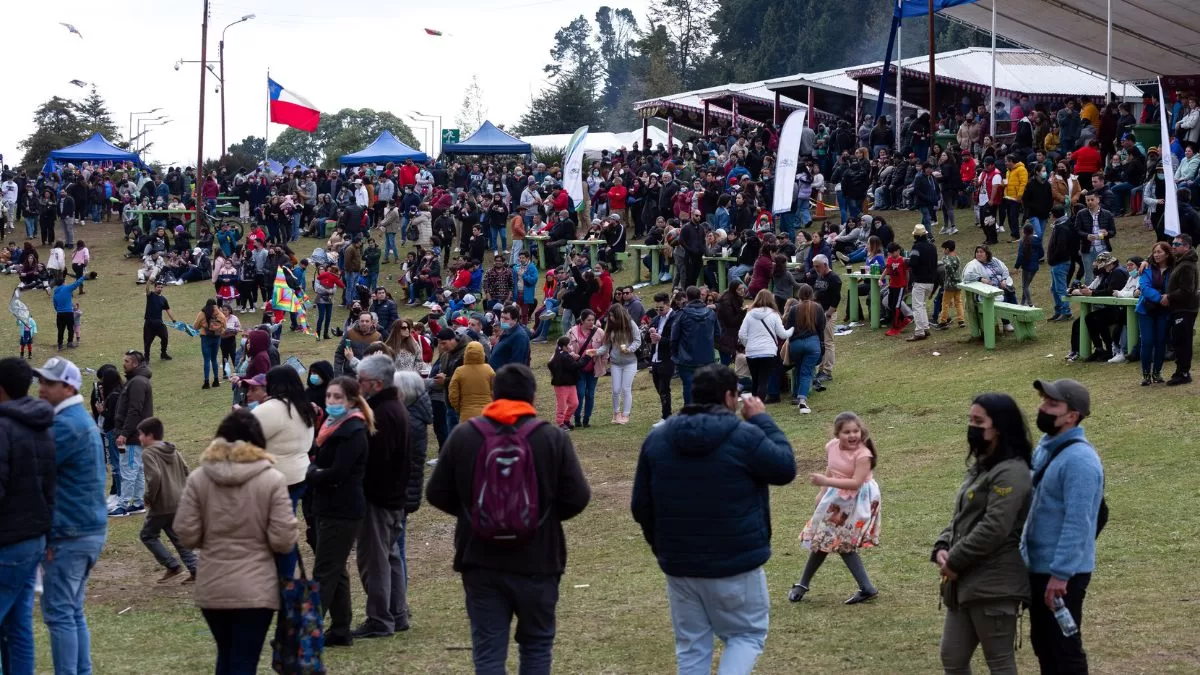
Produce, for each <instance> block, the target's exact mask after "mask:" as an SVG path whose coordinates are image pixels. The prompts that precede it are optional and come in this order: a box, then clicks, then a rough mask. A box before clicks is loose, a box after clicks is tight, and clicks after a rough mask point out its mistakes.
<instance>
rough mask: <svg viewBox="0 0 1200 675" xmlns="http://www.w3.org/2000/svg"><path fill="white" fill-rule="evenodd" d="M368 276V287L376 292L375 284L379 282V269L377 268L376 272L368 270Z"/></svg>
mask: <svg viewBox="0 0 1200 675" xmlns="http://www.w3.org/2000/svg"><path fill="white" fill-rule="evenodd" d="M366 277H367V288H368V289H370V291H371V292H372V293H374V292H375V285H376V284H378V283H379V270H375V271H374V272H367V274H366Z"/></svg>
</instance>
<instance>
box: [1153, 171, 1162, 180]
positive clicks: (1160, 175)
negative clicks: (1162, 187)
mask: <svg viewBox="0 0 1200 675" xmlns="http://www.w3.org/2000/svg"><path fill="white" fill-rule="evenodd" d="M1154 177H1155V178H1157V179H1159V180H1162V179H1163V174H1162V172H1158V173H1155V174H1154Z"/></svg>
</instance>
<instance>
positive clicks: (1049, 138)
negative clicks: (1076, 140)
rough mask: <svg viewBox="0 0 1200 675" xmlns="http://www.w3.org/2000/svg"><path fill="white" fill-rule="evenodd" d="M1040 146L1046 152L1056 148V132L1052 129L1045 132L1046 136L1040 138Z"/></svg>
mask: <svg viewBox="0 0 1200 675" xmlns="http://www.w3.org/2000/svg"><path fill="white" fill-rule="evenodd" d="M1042 148H1043V149H1044V150H1045V151H1046V152H1047V153H1050V152H1054V151H1056V150H1058V134H1057V133H1055V132H1053V131H1051V132H1049V133H1047V134H1046V137H1045V138H1044V139H1042Z"/></svg>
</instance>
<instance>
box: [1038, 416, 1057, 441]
mask: <svg viewBox="0 0 1200 675" xmlns="http://www.w3.org/2000/svg"><path fill="white" fill-rule="evenodd" d="M1057 420H1058V418H1057V417H1055V416H1054V415H1051V414H1050V413H1048V412H1046V411H1044V410H1039V411H1038V414H1037V428H1038V431H1040V432H1042V433H1044V434H1047V435H1049V436H1056V435H1058V429H1059V427H1058V425H1057V424H1056V421H1057Z"/></svg>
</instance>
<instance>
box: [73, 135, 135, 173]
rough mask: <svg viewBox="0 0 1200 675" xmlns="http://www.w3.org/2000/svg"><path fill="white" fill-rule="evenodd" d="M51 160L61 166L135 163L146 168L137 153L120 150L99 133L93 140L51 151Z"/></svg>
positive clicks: (89, 139) (93, 136) (92, 137)
mask: <svg viewBox="0 0 1200 675" xmlns="http://www.w3.org/2000/svg"><path fill="white" fill-rule="evenodd" d="M50 159H52V160H55V161H56V162H58V163H60V164H61V163H64V162H133V163H134V164H137V165H138V166H140V167H143V168H145V166H146V165H145V164H142V158H141V157H139V156H138V154H137V153H136V152H129V151H128V150H122V149H120V148H118V147H117V146H115V145H113V144H112V143H109V142H108V140H107V139H105V138H104V137H103V136H101V135H100V134H99V133H95V134H92V136H91V138H88V139H87V140H85V141H81V142H79V143H76V144H75V145H68V146H67V147H65V148H62V149H61V150H53V151H51V152H50Z"/></svg>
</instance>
